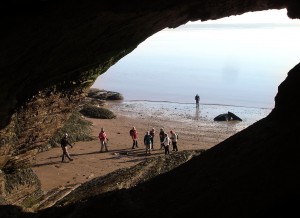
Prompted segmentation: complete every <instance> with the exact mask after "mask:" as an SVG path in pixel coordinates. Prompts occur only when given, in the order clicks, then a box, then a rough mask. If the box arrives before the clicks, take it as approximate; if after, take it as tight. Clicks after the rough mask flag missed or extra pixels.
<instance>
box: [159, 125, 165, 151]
mask: <svg viewBox="0 0 300 218" xmlns="http://www.w3.org/2000/svg"><path fill="white" fill-rule="evenodd" d="M159 139H160V149H162V148H163V147H164V139H165V132H164V129H163V128H161V129H160V132H159Z"/></svg>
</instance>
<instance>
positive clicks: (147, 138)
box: [144, 131, 152, 154]
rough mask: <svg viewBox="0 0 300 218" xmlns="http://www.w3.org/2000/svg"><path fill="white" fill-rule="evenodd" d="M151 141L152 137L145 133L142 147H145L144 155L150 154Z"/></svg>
mask: <svg viewBox="0 0 300 218" xmlns="http://www.w3.org/2000/svg"><path fill="white" fill-rule="evenodd" d="M151 139H152V136H151V135H150V132H149V131H147V132H146V135H145V136H144V145H146V154H147V153H149V154H151V153H150V149H151V141H152V140H151Z"/></svg>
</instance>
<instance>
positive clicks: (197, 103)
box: [195, 94, 200, 107]
mask: <svg viewBox="0 0 300 218" xmlns="http://www.w3.org/2000/svg"><path fill="white" fill-rule="evenodd" d="M195 100H196V107H199V102H200V96H199V95H198V94H197V95H196V96H195Z"/></svg>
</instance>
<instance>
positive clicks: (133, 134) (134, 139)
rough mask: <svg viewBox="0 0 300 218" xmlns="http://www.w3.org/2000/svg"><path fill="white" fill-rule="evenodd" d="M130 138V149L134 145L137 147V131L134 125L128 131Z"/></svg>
mask: <svg viewBox="0 0 300 218" xmlns="http://www.w3.org/2000/svg"><path fill="white" fill-rule="evenodd" d="M129 134H130V136H131V138H132V149H134V148H135V147H136V148H138V147H139V146H138V141H137V139H138V133H137V130H136V128H135V127H132V129H131V130H130V132H129Z"/></svg>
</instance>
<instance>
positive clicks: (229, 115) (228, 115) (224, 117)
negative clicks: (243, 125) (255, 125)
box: [214, 111, 243, 121]
mask: <svg viewBox="0 0 300 218" xmlns="http://www.w3.org/2000/svg"><path fill="white" fill-rule="evenodd" d="M231 120H238V121H243V120H242V119H241V118H239V117H238V116H236V115H235V114H234V113H231V112H230V111H228V113H226V114H220V115H218V116H216V117H215V118H214V121H231Z"/></svg>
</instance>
